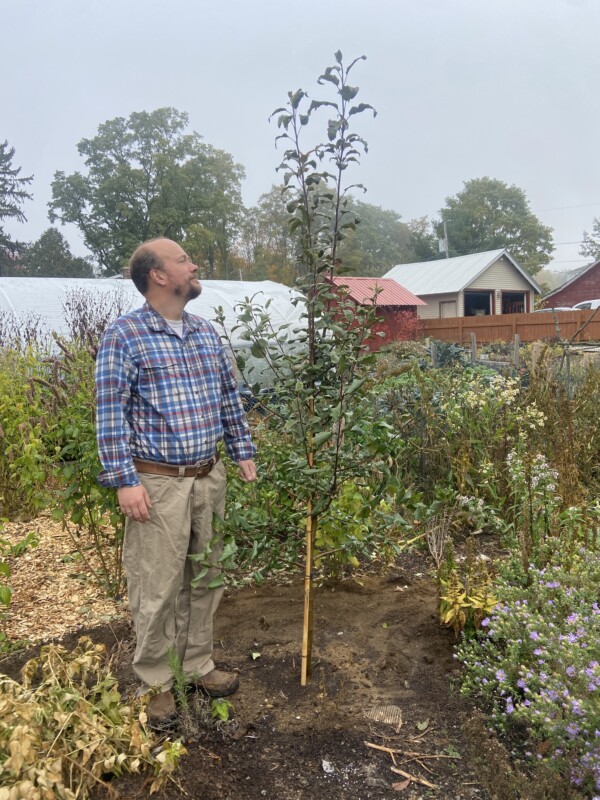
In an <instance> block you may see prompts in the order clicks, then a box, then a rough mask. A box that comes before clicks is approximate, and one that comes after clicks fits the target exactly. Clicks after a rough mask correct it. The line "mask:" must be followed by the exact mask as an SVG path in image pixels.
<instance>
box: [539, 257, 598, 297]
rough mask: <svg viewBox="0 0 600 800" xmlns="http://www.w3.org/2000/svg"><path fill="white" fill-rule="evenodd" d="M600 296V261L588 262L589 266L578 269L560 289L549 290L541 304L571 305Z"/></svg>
mask: <svg viewBox="0 0 600 800" xmlns="http://www.w3.org/2000/svg"><path fill="white" fill-rule="evenodd" d="M598 297H600V261H595V262H594V263H593V264H588V266H587V267H584V268H583V269H580V270H578V271H577V274H576V275H575V276H574V277H573V278H569V280H568V281H566V283H563V285H562V286H559V287H558V289H554V291H552V292H549V293H548V294H547V295H546V296H545V297H544V298H543V299H542V302H541V303H540V305H541V306H542V308H555V307H556V306H571V307H573V306H574V305H575V303H581V302H582V301H583V300H595V299H596V298H598Z"/></svg>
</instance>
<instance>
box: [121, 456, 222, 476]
mask: <svg viewBox="0 0 600 800" xmlns="http://www.w3.org/2000/svg"><path fill="white" fill-rule="evenodd" d="M220 458H221V456H220V455H219V454H218V453H215V455H214V457H213V458H211V459H210V460H209V461H199V462H198V463H197V464H191V465H190V466H187V467H177V466H175V465H174V464H164V463H162V462H161V461H142V460H141V459H140V458H134V459H133V463H134V465H135V468H136V470H137V471H138V472H144V473H146V474H148V475H168V476H169V477H170V478H205V477H206V476H207V475H208V474H209V472H210V471H211V470H212V468H213V467H214V465H215V464H216V463H217V461H218V460H219V459H220Z"/></svg>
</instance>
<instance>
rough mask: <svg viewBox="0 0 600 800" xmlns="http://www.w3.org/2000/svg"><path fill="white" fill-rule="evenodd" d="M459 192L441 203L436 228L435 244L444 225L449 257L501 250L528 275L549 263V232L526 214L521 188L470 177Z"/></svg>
mask: <svg viewBox="0 0 600 800" xmlns="http://www.w3.org/2000/svg"><path fill="white" fill-rule="evenodd" d="M464 187H465V188H464V189H463V190H462V192H459V193H458V194H457V195H456V196H455V197H448V198H446V205H445V207H444V208H442V209H441V211H440V213H441V217H442V219H441V222H440V223H438V225H437V226H436V233H437V236H438V237H439V238H440V239H441V238H443V235H444V232H443V222H446V225H447V228H448V242H449V250H450V256H462V255H468V254H469V253H478V252H481V251H484V250H496V249H498V248H501V247H505V248H506V249H507V250H509V251H510V253H511V255H512V256H514V257H515V259H516V260H517V261H518V262H519V264H520V265H521V266H522V267H524V269H526V270H527V272H529V274H530V275H535V273H536V272H538V271H539V270H540V269H541V268H542V267H543V266H545V265H546V264H548V263H549V261H550V255H551V254H552V252H553V250H554V244H553V242H552V228H549V227H547V226H546V225H543V224H542V223H541V222H540V220H539V219H538V218H537V217H536V216H535V214H534V213H533V212H532V211H531V209H530V208H529V202H528V200H527V197H526V195H525V192H524V191H523V190H522V189H519V188H518V187H517V186H509V185H508V184H506V183H504V181H500V180H495V179H493V178H475V179H474V180H470V181H466V182H465V184H464Z"/></svg>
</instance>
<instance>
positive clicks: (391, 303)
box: [331, 275, 427, 350]
mask: <svg viewBox="0 0 600 800" xmlns="http://www.w3.org/2000/svg"><path fill="white" fill-rule="evenodd" d="M331 282H332V283H333V284H334V286H337V287H338V288H339V289H340V290H341V291H344V292H346V293H347V295H348V297H350V299H351V300H353V301H354V302H355V303H356V305H357V306H372V305H373V304H375V305H376V306H377V317H378V321H377V323H376V324H375V325H374V326H373V332H374V333H383V334H384V335H383V336H375V337H373V339H372V340H370V341H369V347H370V349H371V350H379V349H381V348H382V347H384V346H385V345H387V344H389V343H390V342H395V341H398V340H401V339H404V340H406V339H416V338H417V337H418V325H419V322H418V318H417V306H425V305H427V303H425V302H424V301H423V300H420V299H419V298H418V297H416V295H414V294H413V293H412V292H409V291H408V289H405V288H404V287H403V286H400V284H399V283H397V282H396V281H395V280H393V279H392V278H350V277H348V276H346V275H343V276H342V275H338V276H336V277H335V278H332V279H331Z"/></svg>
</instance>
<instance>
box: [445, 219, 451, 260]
mask: <svg viewBox="0 0 600 800" xmlns="http://www.w3.org/2000/svg"><path fill="white" fill-rule="evenodd" d="M444 247H445V249H446V258H450V253H449V252H448V227H447V226H446V220H444Z"/></svg>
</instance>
